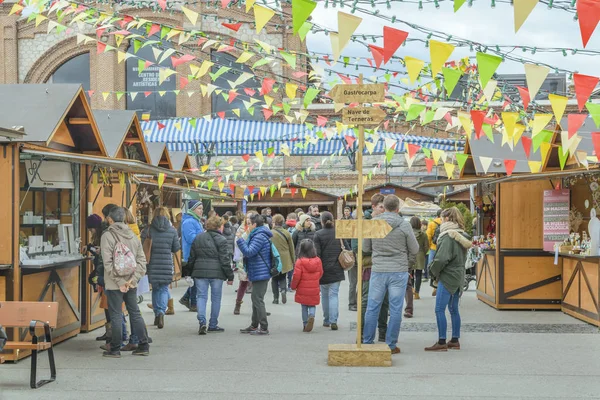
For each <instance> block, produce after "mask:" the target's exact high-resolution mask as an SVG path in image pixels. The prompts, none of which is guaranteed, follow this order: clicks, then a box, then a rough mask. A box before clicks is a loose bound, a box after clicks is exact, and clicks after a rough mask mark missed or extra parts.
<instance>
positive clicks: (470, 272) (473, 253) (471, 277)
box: [463, 247, 483, 292]
mask: <svg viewBox="0 0 600 400" xmlns="http://www.w3.org/2000/svg"><path fill="white" fill-rule="evenodd" d="M482 256H483V253H482V252H481V249H480V248H479V247H471V248H470V249H469V251H468V252H467V261H466V262H465V283H464V286H463V290H464V291H465V292H466V291H467V290H469V285H470V283H471V282H476V281H477V263H478V262H479V260H481V257H482Z"/></svg>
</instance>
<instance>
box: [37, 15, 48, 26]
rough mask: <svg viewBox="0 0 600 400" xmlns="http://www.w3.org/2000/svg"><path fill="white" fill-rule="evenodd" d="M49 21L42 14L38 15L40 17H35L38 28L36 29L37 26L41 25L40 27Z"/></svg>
mask: <svg viewBox="0 0 600 400" xmlns="http://www.w3.org/2000/svg"><path fill="white" fill-rule="evenodd" d="M47 19H48V17H46V16H44V15H42V14H38V15H37V16H36V17H35V26H36V27H37V26H39V25H40V24H41V23H42V22H44V21H45V20H47Z"/></svg>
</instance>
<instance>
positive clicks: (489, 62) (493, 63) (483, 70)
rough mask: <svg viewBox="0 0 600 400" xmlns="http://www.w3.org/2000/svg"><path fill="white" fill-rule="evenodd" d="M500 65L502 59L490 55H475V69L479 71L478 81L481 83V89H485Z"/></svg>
mask: <svg viewBox="0 0 600 400" xmlns="http://www.w3.org/2000/svg"><path fill="white" fill-rule="evenodd" d="M500 63H502V57H498V56H494V55H492V54H485V53H479V52H478V53H477V69H478V70H479V80H480V81H481V89H482V90H483V89H485V87H486V85H487V83H488V82H489V81H490V79H491V78H492V76H493V75H494V72H496V70H497V69H498V66H499V65H500Z"/></svg>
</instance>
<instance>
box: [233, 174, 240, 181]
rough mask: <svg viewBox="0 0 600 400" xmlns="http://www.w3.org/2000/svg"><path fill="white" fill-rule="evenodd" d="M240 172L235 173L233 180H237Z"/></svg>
mask: <svg viewBox="0 0 600 400" xmlns="http://www.w3.org/2000/svg"><path fill="white" fill-rule="evenodd" d="M238 174H239V172H236V173H234V174H233V180H234V181H237V177H238Z"/></svg>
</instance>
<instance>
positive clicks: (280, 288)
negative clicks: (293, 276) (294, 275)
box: [271, 274, 287, 300]
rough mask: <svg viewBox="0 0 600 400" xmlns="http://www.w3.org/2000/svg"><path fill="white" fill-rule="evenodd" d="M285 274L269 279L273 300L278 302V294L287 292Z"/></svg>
mask: <svg viewBox="0 0 600 400" xmlns="http://www.w3.org/2000/svg"><path fill="white" fill-rule="evenodd" d="M286 278H287V274H279V275H277V276H274V277H272V278H271V289H272V290H273V300H279V292H285V291H286V290H287V285H286Z"/></svg>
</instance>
